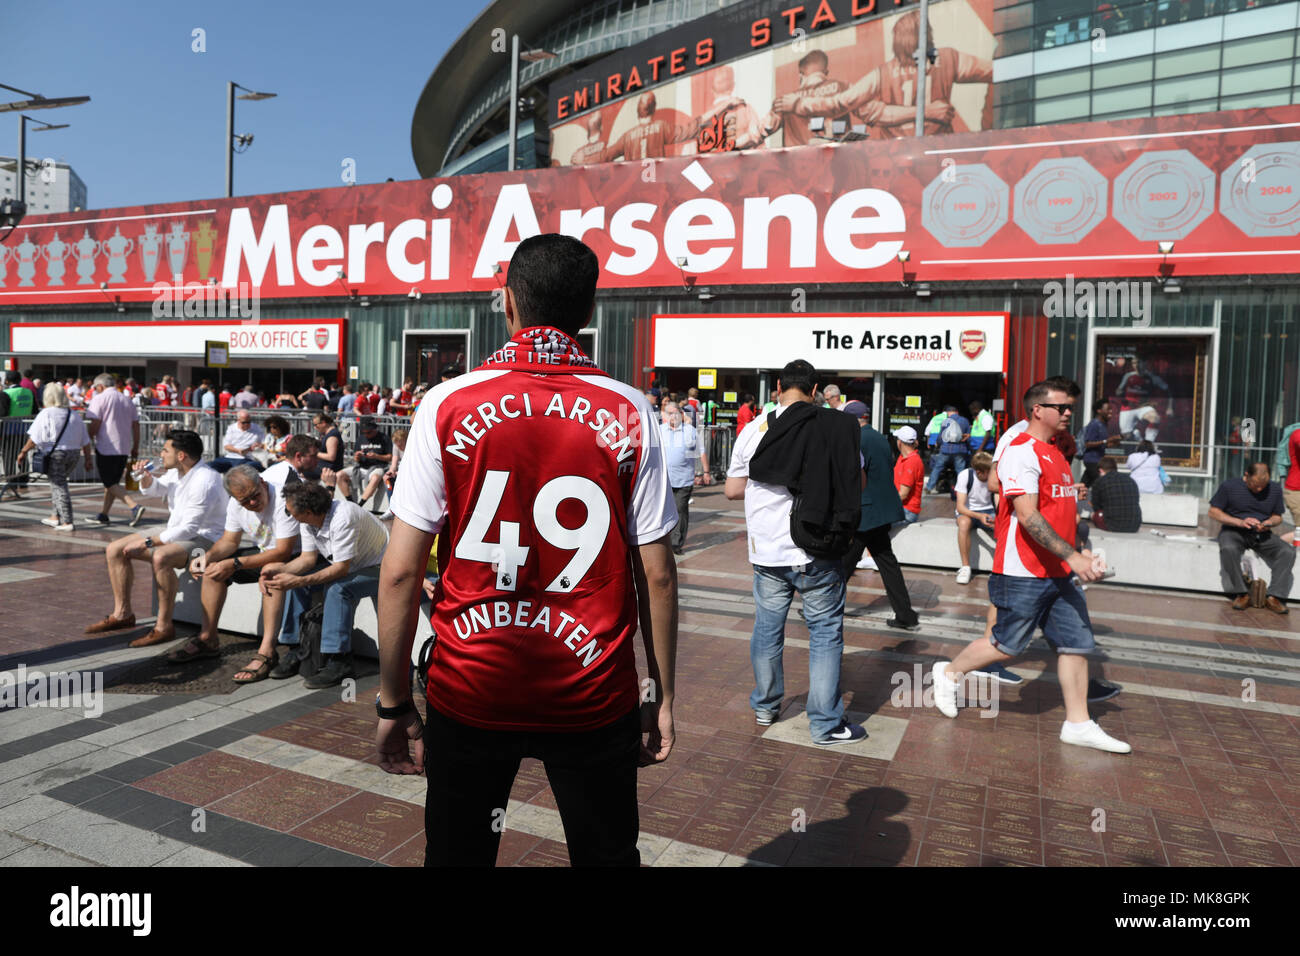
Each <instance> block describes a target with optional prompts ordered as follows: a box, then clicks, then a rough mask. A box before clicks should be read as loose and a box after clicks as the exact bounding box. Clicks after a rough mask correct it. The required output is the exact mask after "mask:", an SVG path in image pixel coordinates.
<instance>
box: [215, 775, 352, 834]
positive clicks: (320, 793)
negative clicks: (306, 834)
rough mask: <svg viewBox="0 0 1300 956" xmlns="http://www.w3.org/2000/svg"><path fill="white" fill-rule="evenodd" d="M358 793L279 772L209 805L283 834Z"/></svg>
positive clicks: (336, 784)
mask: <svg viewBox="0 0 1300 956" xmlns="http://www.w3.org/2000/svg"><path fill="white" fill-rule="evenodd" d="M357 793H358V791H357V790H356V789H354V788H353V787H346V786H343V785H342V784H338V783H332V782H330V781H328V780H320V779H318V778H316V777H309V776H306V775H305V774H301V773H294V772H293V771H291V770H281V771H278V772H276V773H273V774H272V775H271V776H269V777H266V778H265V779H263V780H260V781H258V782H257V783H255V784H253V785H252V786H250V787H246V788H245V789H243V790H240V791H239V792H238V793H235V794H232V795H231V796H229V797H225V798H224V799H221V800H218V801H217V802H216V803H214V804H213V805H212V809H213V810H214V811H216V812H217V813H224V814H225V815H226V816H229V817H234V818H236V819H238V820H245V821H247V822H249V823H256V824H259V825H260V826H264V827H266V828H268V829H271V830H277V831H279V832H282V833H287V832H288V831H290V830H292V829H293V828H294V827H296V826H298V825H300V824H302V823H305V822H307V821H308V820H310V819H312V818H313V817H315V816H318V815H320V814H322V813H325V812H326V811H328V810H329V809H330V808H332V807H335V806H338V805H339V804H340V803H342V802H343V801H344V800H347V799H348V798H350V797H352V796H355V795H356V794H357Z"/></svg>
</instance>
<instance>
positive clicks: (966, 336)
mask: <svg viewBox="0 0 1300 956" xmlns="http://www.w3.org/2000/svg"><path fill="white" fill-rule="evenodd" d="M988 344H989V340H988V337H987V336H986V335H985V334H984V333H983V332H980V331H979V330H977V329H974V330H968V331H966V332H963V333H962V334H961V354H962V355H964V356H966V357H967V358H968V359H970V360H971V361H972V362H973V361H975V359H977V358H979V357H980V356H981V355H983V354H984V348H985V346H987V345H988Z"/></svg>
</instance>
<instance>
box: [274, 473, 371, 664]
mask: <svg viewBox="0 0 1300 956" xmlns="http://www.w3.org/2000/svg"><path fill="white" fill-rule="evenodd" d="M285 499H286V504H287V506H288V509H289V514H291V515H292V516H293V517H294V518H295V519H296V520H297V521H298V523H299V525H300V527H301V531H300V535H301V543H302V554H300V555H299V556H298V557H296V558H294V559H293V560H292V561H290V562H288V563H287V564H268V565H266V566H264V567H263V568H262V578H261V583H262V589H263V591H264V592H265V591H268V590H276V591H287V592H289V595H288V599H287V600H286V601H285V608H284V622H283V624H282V625H281V628H280V643H281V644H284V645H288V646H289V647H288V650H286V651H285V652H284V654H283V655H282V657H281V660H280V663H279V665H278V666H277V667H276V668H275V669H274V670H272V671H271V677H273V678H275V679H276V680H281V679H283V678H286V677H292V676H293V675H294V674H296V673H297V672H298V669H299V667H300V666H301V664H302V659H301V658H300V657H299V647H298V644H299V635H298V625H299V618H300V617H301V615H302V614H303V612H304V611H306V610H307V609H308V608H310V607H311V597H312V593H313V592H314V591H317V590H319V589H321V588H324V589H325V615H324V618H323V619H322V621H321V633H320V649H321V652H322V653H323V654H324V655H325V657H326V660H325V664H324V666H323V667H322V668H321V669H320V670H319V671H317V672H316V673H315V674H312V675H310V676H309V677H308V678H307V680H306V681H305V683H306V685H307V686H308V687H312V688H316V687H332V686H334V685H335V684H339V683H342V681H343V679H344V678H345V677H351V676H352V675H353V673H354V672H353V670H352V621H353V619H354V617H355V616H356V610H357V603H358V602H359V601H361V599H362V598H366V597H368V598H371V599H375V598H377V597H378V595H379V564H380V562H381V561H383V558H384V550H385V549H386V548H387V547H388V532H387V530H386V529H385V528H384V526H383V524H381V523H380V521H379V519H378V518H376V517H375V516H374V515H372V514H370V513H369V512H368V511H365V510H363V509H362V508H361V507H360V506H358V505H356V504H353V503H352V502H351V501H342V500H339V501H335V500H334V494H333V492H332V491H331V490H330V489H328V488H325V487H322V486H321V485H319V484H317V483H316V482H314V481H313V482H306V483H304V484H300V485H294V486H293V487H292V488H290V489H289V490H288V491H287V492H286V493H285ZM322 559H323V560H325V561H327V562H329V563H328V565H327V566H326V567H324V568H322V569H321V570H319V571H313V570H312V569H313V568H315V567H316V566H317V564H318V562H319V561H321V560H322Z"/></svg>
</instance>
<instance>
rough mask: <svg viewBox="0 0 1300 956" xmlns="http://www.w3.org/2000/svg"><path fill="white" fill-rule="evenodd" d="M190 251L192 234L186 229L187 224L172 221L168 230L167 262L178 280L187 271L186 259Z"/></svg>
mask: <svg viewBox="0 0 1300 956" xmlns="http://www.w3.org/2000/svg"><path fill="white" fill-rule="evenodd" d="M189 253H190V234H189V233H188V232H186V231H185V224H184V223H180V222H174V223H172V227H171V229H170V230H168V232H167V264H168V265H169V266H171V270H172V271H171V274H172V275H173V276H176V277H177V279H176V281H177V282H179V281H181V280H180V276H181V275H183V274H184V272H185V260H186V258H188V257H189Z"/></svg>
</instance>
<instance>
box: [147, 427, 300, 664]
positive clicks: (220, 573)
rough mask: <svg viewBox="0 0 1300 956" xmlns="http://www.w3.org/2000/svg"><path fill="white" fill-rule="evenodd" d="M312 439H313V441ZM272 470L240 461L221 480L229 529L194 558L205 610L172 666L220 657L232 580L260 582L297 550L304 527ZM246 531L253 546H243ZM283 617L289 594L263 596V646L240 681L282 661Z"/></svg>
mask: <svg viewBox="0 0 1300 956" xmlns="http://www.w3.org/2000/svg"><path fill="white" fill-rule="evenodd" d="M309 440H310V439H309ZM270 475H271V473H270V471H267V472H266V473H264V474H262V475H259V474H258V473H257V469H255V468H253V467H251V466H249V465H236V466H235V467H234V468H231V469H230V470H229V471H228V472H226V474H225V477H224V478H223V479H222V482H223V484H224V485H225V488H226V492H227V493H228V494H229V495H230V503H229V504H228V505H227V506H226V530H225V534H223V535H222V536H221V537H220V538H219V539H218V540H217V542H216V544H214V545H213V546H212V547H211V548H209V549H208V551H207V554H205V555H202V556H201V557H196V558H195V559H194V560H193V561H191V562H190V574H192V575H194V576H195V577H196V578H200V577H201V578H202V580H203V589H202V591H201V595H200V598H199V602H200V604H201V606H202V608H203V617H202V623H201V625H200V626H199V634H198V636H197V637H193V638H190V640H189V642H188V643H187V644H186V645H185V646H184V647H182V648H181V649H180V650H177V651H173V652H172V653H171V654H169V655H168V657H167V660H169V661H171V662H172V663H173V664H184V663H187V662H188V661H195V660H202V659H204V658H212V657H219V656H220V655H221V651H220V644H221V642H220V640H219V639H218V637H217V625H218V624H219V623H220V621H221V609H222V608H223V607H224V606H225V604H226V592H227V591H229V590H230V585H232V584H256V583H257V581H258V577H259V575H260V573H261V569H262V568H264V567H266V566H267V565H268V564H274V563H282V562H285V561H289V560H291V559H292V558H293V557H294V555H295V554H296V553H297V551H298V538H299V535H300V531H299V528H298V522H297V521H294V520H293V518H292V517H290V516H289V513H288V512H287V511H285V508H284V488H283V485H282V484H279V483H276V482H274V481H273V480H272V479H271V477H270ZM245 534H247V535H248V536H249V538H250V539H252V541H253V542H254V545H253V546H252V547H240V541H241V539H242V538H243V536H244V535H245ZM283 615H284V592H283V591H276V590H272V591H269V592H265V593H263V594H262V645H261V647H259V648H258V649H257V653H256V654H254V655H253V662H252V663H251V664H249V665H248V666H247V667H245V668H244V669H243V670H241V671H239V672H238V673H236V674H235V676H234V678H233V680H234V682H235V683H236V684H252V683H254V682H256V681H259V680H262V679H263V678H265V677H266V676H267V675H268V674H269V673H270V672H271V668H272V667H274V666H275V665H276V664H277V663H278V661H277V659H276V655H275V638H276V636H277V635H278V634H279V633H280V619H281V618H282V617H283Z"/></svg>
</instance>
